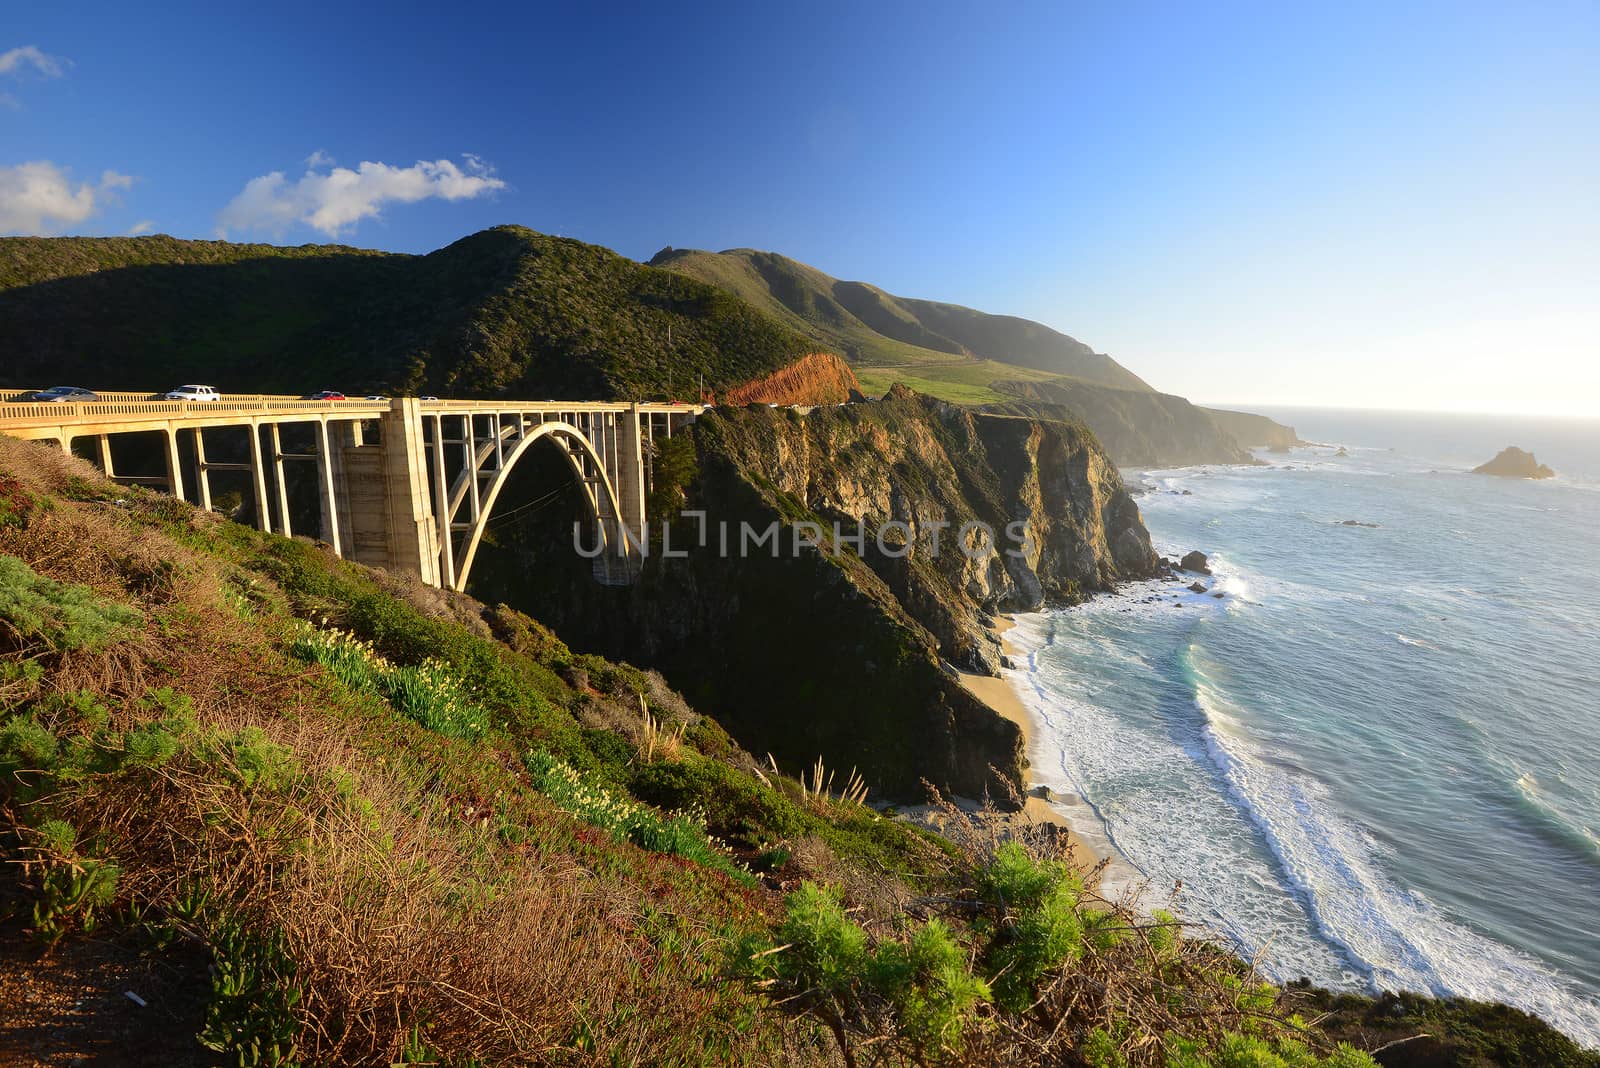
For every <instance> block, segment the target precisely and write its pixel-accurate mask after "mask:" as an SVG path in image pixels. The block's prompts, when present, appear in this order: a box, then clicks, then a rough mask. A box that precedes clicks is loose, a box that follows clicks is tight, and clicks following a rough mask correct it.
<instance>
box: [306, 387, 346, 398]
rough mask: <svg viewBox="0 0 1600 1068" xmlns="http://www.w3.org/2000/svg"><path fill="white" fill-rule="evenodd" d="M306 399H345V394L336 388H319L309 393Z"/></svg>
mask: <svg viewBox="0 0 1600 1068" xmlns="http://www.w3.org/2000/svg"><path fill="white" fill-rule="evenodd" d="M305 399H306V400H344V394H343V393H340V392H339V391H338V390H336V389H319V390H317V391H316V392H315V393H307V394H306V397H305Z"/></svg>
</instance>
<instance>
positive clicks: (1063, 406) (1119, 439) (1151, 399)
mask: <svg viewBox="0 0 1600 1068" xmlns="http://www.w3.org/2000/svg"><path fill="white" fill-rule="evenodd" d="M994 388H995V389H998V390H1000V391H1002V392H1005V393H1010V394H1012V395H1014V396H1016V397H1017V398H1019V403H1015V404H1008V405H994V406H991V410H995V411H1004V412H1012V413H1016V414H1021V415H1032V414H1038V415H1042V416H1046V417H1054V418H1070V419H1079V420H1082V421H1083V422H1084V424H1086V425H1087V426H1088V427H1089V429H1090V430H1092V431H1094V436H1095V437H1096V438H1098V439H1099V440H1100V443H1101V444H1102V445H1104V446H1105V448H1106V451H1107V452H1108V453H1110V454H1111V456H1112V457H1114V458H1115V459H1116V462H1117V463H1118V464H1120V465H1122V466H1123V467H1169V466H1171V467H1176V466H1180V465H1187V464H1248V463H1254V462H1255V460H1254V459H1253V458H1252V457H1251V456H1250V453H1249V452H1248V451H1247V450H1246V449H1245V448H1244V447H1243V446H1242V445H1240V444H1239V442H1238V441H1236V440H1234V437H1233V435H1232V434H1230V433H1229V432H1228V431H1227V430H1225V429H1224V428H1223V427H1222V426H1220V425H1218V423H1217V421H1216V420H1214V419H1213V418H1212V417H1211V415H1210V414H1209V413H1208V412H1207V411H1206V410H1205V409H1204V408H1200V407H1197V406H1195V405H1193V404H1190V403H1189V402H1188V401H1187V400H1184V399H1183V398H1182V397H1178V396H1174V395H1173V394H1170V393H1147V392H1141V391H1136V390H1127V389H1107V388H1106V387H1104V386H1097V385H1094V384H1092V383H1088V382H1078V381H1073V380H1070V379H1058V380H1056V381H1051V382H1020V381H1019V382H997V383H995V385H994Z"/></svg>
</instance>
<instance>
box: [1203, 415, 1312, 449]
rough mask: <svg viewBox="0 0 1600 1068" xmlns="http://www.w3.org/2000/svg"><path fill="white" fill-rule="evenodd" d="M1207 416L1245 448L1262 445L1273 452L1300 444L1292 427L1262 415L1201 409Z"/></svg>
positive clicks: (1298, 436) (1298, 437) (1297, 435)
mask: <svg viewBox="0 0 1600 1068" xmlns="http://www.w3.org/2000/svg"><path fill="white" fill-rule="evenodd" d="M1200 410H1201V411H1203V412H1205V413H1206V414H1207V415H1209V416H1210V417H1211V419H1212V421H1213V422H1215V423H1216V424H1217V425H1218V426H1220V427H1221V428H1222V429H1223V430H1226V431H1227V432H1228V433H1229V434H1232V435H1233V440H1235V441H1237V442H1238V443H1239V444H1240V445H1243V446H1244V447H1245V448H1247V449H1249V448H1253V447H1255V446H1257V445H1263V446H1265V447H1267V448H1269V449H1272V450H1274V451H1281V450H1283V449H1289V448H1293V447H1294V446H1296V445H1300V444H1302V442H1301V440H1300V435H1299V434H1297V433H1296V432H1295V429H1294V427H1292V426H1285V425H1284V424H1283V423H1279V422H1276V421H1275V420H1272V419H1268V418H1267V417H1266V416H1264V415H1256V414H1255V413H1254V412H1235V411H1230V410H1229V409H1227V408H1201V409H1200Z"/></svg>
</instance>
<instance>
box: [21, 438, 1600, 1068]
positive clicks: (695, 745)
mask: <svg viewBox="0 0 1600 1068" xmlns="http://www.w3.org/2000/svg"><path fill="white" fill-rule="evenodd" d="M756 698H757V699H759V695H756ZM821 778H822V776H821V775H820V774H818V775H814V776H813V777H812V778H811V779H810V780H809V781H807V782H802V781H797V780H795V779H791V778H788V777H785V776H782V775H779V774H778V773H777V772H776V770H775V769H773V768H771V767H770V766H764V765H762V764H759V763H758V762H757V761H755V760H754V759H752V758H751V756H750V755H749V754H747V753H745V752H743V751H742V750H741V749H740V748H739V747H738V746H737V745H736V744H735V743H734V741H733V740H732V739H731V738H730V737H729V736H728V735H727V734H726V733H724V732H723V731H722V729H721V728H720V727H718V725H717V724H716V723H714V722H712V721H711V720H708V719H705V718H703V717H700V716H698V715H696V714H695V712H694V711H693V710H692V709H690V708H688V707H687V706H686V705H685V704H684V703H683V701H682V700H681V699H680V698H678V697H677V695H675V694H674V693H673V692H671V691H670V690H669V689H668V688H667V687H666V686H665V685H664V684H663V683H662V681H661V680H660V678H659V677H658V676H655V675H653V674H650V673H646V672H641V671H638V670H636V669H634V668H631V667H628V666H626V665H621V664H615V663H611V662H608V661H605V660H601V659H599V658H596V657H592V656H585V655H582V654H576V653H574V652H572V651H571V650H570V649H568V648H567V647H566V646H565V645H564V644H563V643H562V642H561V641H560V640H558V639H557V638H556V637H555V636H554V635H553V634H551V633H550V632H549V631H548V630H546V629H545V628H543V627H542V626H540V625H539V624H538V623H537V622H535V621H534V620H532V619H529V618H528V617H526V616H524V615H521V614H520V613H517V612H514V611H512V610H510V609H507V608H505V607H503V606H501V607H490V606H485V605H481V604H479V603H477V602H474V601H471V600H470V599H468V598H465V597H460V596H456V595H451V594H446V593H442V592H440V591H437V590H427V589H421V588H416V587H413V586H410V585H407V584H405V583H403V582H400V581H398V580H395V579H393V578H389V577H386V576H383V575H381V574H377V573H374V572H370V571H367V570H365V569H363V568H360V567H357V566H355V565H351V564H348V563H345V562H342V561H338V560H336V559H334V558H332V557H331V556H330V555H328V554H327V553H326V552H325V551H324V550H323V549H321V548H319V547H317V546H315V545H312V544H309V543H306V542H296V541H288V540H285V539H281V538H277V537H273V536H270V535H263V534H259V533H257V532H256V531H253V530H251V529H248V528H246V527H243V526H239V525H235V524H232V523H228V522H226V521H223V520H221V519H219V518H217V517H215V516H211V515H207V514H204V513H200V512H198V511H196V510H194V509H192V508H190V507H189V506H187V505H185V504H182V503H181V502H177V501H174V500H171V499H169V498H165V497H161V496H157V495H154V494H150V493H146V492H143V491H140V490H135V489H130V488H125V487H116V486H112V485H110V484H107V483H105V482H103V481H101V480H99V479H98V478H97V477H95V476H94V474H93V472H92V469H90V468H89V467H87V466H86V465H83V464H80V463H79V462H77V461H75V460H72V459H71V458H68V457H63V456H61V455H60V454H59V453H57V452H55V451H54V450H51V449H49V448H47V447H43V446H36V445H32V444H27V443H21V442H15V441H11V440H9V439H0V958H4V959H0V1004H21V1002H20V1001H8V999H7V995H8V994H14V993H15V990H14V989H12V988H7V987H6V984H7V983H8V982H10V981H11V980H10V978H9V977H11V976H13V975H16V974H19V973H21V972H22V971H23V970H24V969H26V970H27V972H28V974H30V975H47V974H49V973H50V972H51V970H52V969H53V968H54V969H58V970H68V969H73V968H76V969H79V970H78V971H75V972H73V973H72V975H71V978H72V981H73V982H75V983H77V984H78V987H77V989H80V990H83V991H88V990H92V989H95V988H96V986H97V984H98V985H99V986H100V987H106V988H107V989H110V990H111V991H112V992H113V993H114V994H115V998H116V1002H117V1004H119V1005H121V1006H122V1010H123V1011H126V1012H129V1013H133V1012H148V1013H149V1014H150V1015H148V1016H143V1017H138V1019H140V1020H148V1021H152V1022H151V1023H147V1024H145V1025H144V1026H143V1027H142V1028H141V1033H140V1034H139V1035H136V1036H135V1037H134V1038H131V1039H129V1040H128V1041H129V1042H130V1043H133V1044H132V1045H129V1046H127V1047H126V1048H122V1049H120V1050H119V1055H120V1056H125V1057H127V1058H129V1059H132V1058H134V1057H137V1056H140V1055H141V1050H142V1051H143V1055H146V1057H147V1060H149V1061H150V1062H152V1063H164V1064H165V1063H191V1064H204V1063H212V1062H213V1061H214V1060H221V1061H224V1062H226V1063H231V1064H261V1065H286V1064H372V1065H389V1064H400V1063H409V1064H451V1065H499V1064H516V1063H545V1064H641V1065H642V1064H649V1065H672V1064H681V1065H699V1064H751V1065H757V1064H760V1065H765V1064H801V1065H828V1064H839V1063H844V1064H851V1065H866V1064H972V1065H977V1064H1040V1063H1048V1064H1062V1065H1095V1066H1101V1068H1107V1066H1113V1065H1129V1066H1133V1065H1170V1066H1186V1068H1187V1066H1199V1065H1218V1066H1222V1065H1228V1066H1234V1065H1239V1066H1244V1065H1260V1066H1269V1065H1333V1066H1353V1065H1365V1064H1370V1063H1372V1062H1371V1061H1370V1060H1369V1059H1368V1058H1367V1056H1366V1055H1365V1054H1362V1053H1358V1052H1356V1051H1355V1050H1354V1049H1352V1048H1349V1047H1344V1046H1339V1045H1337V1044H1336V1043H1335V1042H1333V1041H1332V1040H1331V1039H1330V1038H1328V1037H1327V1035H1326V1034H1325V1032H1324V1031H1323V1030H1320V1029H1319V1028H1318V1027H1316V1026H1313V1025H1312V1024H1311V1023H1308V1022H1307V1019H1309V1016H1308V1017H1307V1018H1306V1019H1302V1018H1301V1017H1300V1016H1298V1015H1297V1012H1299V1011H1300V1010H1301V1009H1303V1008H1306V1007H1308V1006H1311V1005H1312V1004H1314V1003H1313V1002H1312V1001H1311V1000H1310V999H1309V998H1308V996H1306V995H1302V994H1297V993H1292V992H1291V993H1285V992H1282V991H1278V990H1275V989H1273V988H1271V987H1268V986H1266V985H1264V984H1262V983H1261V982H1260V981H1259V980H1258V979H1256V978H1255V977H1254V976H1252V975H1251V973H1250V971H1249V969H1248V968H1247V967H1246V966H1245V965H1244V964H1242V963H1241V962H1239V961H1237V960H1235V959H1233V958H1231V957H1229V956H1228V955H1227V954H1225V953H1223V952H1221V951H1219V950H1217V949H1216V948H1214V947H1211V946H1209V945H1207V944H1206V943H1204V942H1201V941H1197V940H1192V939H1188V938H1184V937H1183V936H1182V933H1181V931H1180V930H1179V928H1178V926H1177V924H1176V923H1175V921H1174V920H1173V919H1172V918H1171V917H1170V916H1167V915H1164V914H1161V913H1157V914H1155V915H1154V916H1153V917H1144V916H1141V915H1138V914H1135V913H1132V912H1129V911H1127V910H1126V909H1123V908H1121V907H1119V906H1118V905H1117V903H1115V902H1105V901H1102V900H1101V899H1100V898H1099V897H1098V896H1097V895H1096V893H1095V883H1094V878H1093V874H1092V873H1088V874H1087V875H1086V874H1085V873H1083V872H1082V871H1081V870H1079V869H1078V868H1076V867H1075V866H1074V865H1072V864H1071V863H1070V858H1068V857H1066V856H1064V855H1063V854H1062V853H1061V852H1060V850H1059V848H1058V846H1057V844H1056V843H1055V842H1054V840H1052V839H1050V838H1048V837H1045V836H1036V837H1033V838H1029V839H1027V840H1025V841H1024V840H1016V839H1009V840H1008V839H1005V838H1002V837H998V836H995V835H991V834H988V833H979V832H976V831H974V832H972V833H954V835H953V837H951V838H943V837H936V836H933V835H931V834H927V833H925V832H922V831H918V830H915V829H913V828H911V827H910V826H908V825H906V824H903V823H901V822H898V821H895V820H892V819H889V818H885V817H884V816H882V815H880V814H878V813H876V812H874V811H872V810H871V809H868V808H865V807H863V806H862V805H861V804H859V803H858V802H857V801H854V800H845V799H841V798H838V797H832V796H829V795H828V794H827V792H826V791H825V790H822V789H819V788H818V781H817V780H818V779H821ZM953 826H960V825H959V824H956V825H953ZM90 948H92V949H94V951H95V952H96V953H99V954H101V956H100V957H95V958H93V959H94V960H98V961H101V962H102V964H95V965H93V966H86V965H84V964H83V963H82V962H83V961H84V960H85V959H88V958H86V956H85V953H87V951H88V949H90ZM110 957H116V958H117V959H119V960H121V959H126V960H143V961H151V962H155V963H156V964H157V965H158V966H159V969H160V971H161V972H162V974H165V975H168V976H171V977H175V978H174V979H173V980H172V982H170V983H169V984H167V986H165V987H163V990H164V991H165V993H164V994H163V998H162V1000H159V1001H158V1000H155V999H154V996H153V995H152V1000H151V1001H150V1003H149V1004H148V1005H144V1003H143V1001H142V1000H141V1001H140V1002H139V1005H140V1006H142V1007H139V1008H135V1007H133V1003H132V1002H129V1001H128V1000H127V999H125V998H124V997H123V996H122V992H121V987H120V984H119V985H118V986H109V987H107V984H109V983H111V982H112V980H111V979H110V978H109V976H111V975H112V974H114V969H111V968H110V966H109V965H106V966H102V965H103V962H104V960H106V959H109V958H110ZM145 993H146V994H150V991H149V990H148V989H147V990H146V991H145ZM83 1000H85V999H84V998H83V997H80V1002H81V1001H83ZM1364 1004H1366V1005H1370V1004H1371V1003H1370V1002H1368V1003H1364ZM1429 1004H1436V1003H1429ZM106 1011H108V1012H109V1011H110V1010H106ZM157 1020H172V1021H178V1022H179V1023H180V1024H182V1026H181V1027H178V1029H177V1030H176V1031H175V1032H174V1036H175V1037H173V1036H168V1037H167V1038H165V1039H163V1041H167V1042H169V1043H172V1044H171V1045H168V1046H164V1047H160V1052H159V1055H158V1054H156V1053H151V1052H150V1050H149V1049H148V1048H146V1047H143V1046H139V1045H138V1043H140V1042H144V1041H146V1040H149V1041H154V1040H155V1036H156V1034H157V1033H158V1032H160V1031H161V1030H162V1028H160V1027H158V1026H156V1025H155V1023H154V1022H153V1021H157ZM36 1022H37V1021H28V1020H25V1019H20V1018H19V1017H18V1016H17V1015H16V1014H6V1015H4V1016H0V1061H3V1062H5V1063H8V1064H10V1063H28V1062H29V1059H30V1056H31V1057H32V1058H34V1059H38V1060H43V1059H44V1058H45V1056H46V1055H47V1054H48V1055H50V1056H56V1055H64V1054H65V1053H67V1052H70V1051H67V1050H63V1049H61V1048H58V1047H57V1046H50V1047H48V1048H45V1049H42V1050H41V1049H39V1048H32V1049H30V1048H27V1047H25V1046H23V1045H19V1044H18V1043H19V1042H20V1038H19V1035H20V1034H21V1031H22V1029H23V1028H24V1026H25V1025H28V1024H30V1023H36ZM174 1026H176V1025H174ZM1432 1026H1434V1027H1435V1028H1436V1029H1437V1028H1438V1027H1440V1026H1443V1027H1445V1028H1450V1027H1453V1026H1454V1024H1452V1023H1450V1022H1448V1021H1444V1022H1442V1023H1441V1022H1440V1021H1439V1020H1435V1022H1434V1024H1433V1025H1432ZM1345 1027H1346V1032H1347V1033H1348V1035H1349V1037H1351V1038H1353V1039H1355V1040H1357V1041H1361V1040H1362V1034H1363V1032H1362V1031H1361V1030H1360V1024H1359V1022H1358V1021H1357V1020H1356V1018H1355V1017H1353V1016H1349V1015H1348V1014H1347V1016H1346V1024H1345ZM183 1028H187V1031H185V1030H183ZM39 1033H50V1034H54V1035H55V1036H56V1037H54V1038H50V1039H47V1040H46V1041H54V1042H57V1043H59V1042H61V1041H64V1040H63V1039H61V1038H60V1037H59V1036H60V1034H61V1032H60V1031H59V1030H55V1031H54V1032H46V1031H44V1030H42V1029H41V1031H40V1032H39ZM1527 1033H1528V1034H1530V1035H1533V1034H1535V1033H1536V1035H1537V1040H1538V1041H1539V1042H1541V1043H1543V1045H1541V1046H1539V1047H1538V1048H1539V1049H1541V1050H1544V1051H1546V1052H1548V1053H1551V1054H1552V1055H1555V1056H1558V1057H1576V1056H1581V1055H1580V1054H1577V1053H1576V1051H1575V1050H1572V1049H1571V1047H1570V1043H1567V1044H1565V1045H1561V1041H1562V1040H1559V1039H1558V1037H1557V1036H1553V1034H1552V1033H1551V1032H1549V1031H1548V1029H1542V1028H1537V1027H1534V1028H1532V1029H1530V1030H1529V1031H1528V1032H1527ZM1519 1034H1520V1032H1519ZM186 1035H187V1036H192V1037H185V1036H186ZM1530 1041H1531V1039H1530ZM1396 1048H1399V1049H1404V1048H1405V1047H1403V1046H1402V1047H1396ZM1523 1048H1525V1047H1524V1046H1523V1045H1516V1044H1514V1043H1508V1044H1505V1045H1503V1046H1502V1047H1500V1053H1498V1054H1496V1056H1497V1057H1498V1058H1499V1063H1506V1064H1515V1063H1530V1064H1531V1063H1571V1064H1579V1063H1583V1062H1581V1061H1579V1060H1575V1059H1569V1060H1566V1061H1561V1060H1559V1059H1547V1060H1545V1061H1540V1062H1534V1061H1518V1060H1516V1059H1514V1058H1515V1056H1519V1055H1521V1054H1520V1051H1521V1050H1522V1049H1523ZM1529 1048H1531V1047H1529ZM1507 1050H1509V1051H1510V1052H1506V1051H1507ZM1383 1063H1403V1062H1399V1061H1394V1060H1389V1059H1385V1060H1384V1061H1383ZM1440 1063H1462V1064H1467V1063H1478V1062H1473V1061H1468V1060H1460V1061H1446V1062H1440Z"/></svg>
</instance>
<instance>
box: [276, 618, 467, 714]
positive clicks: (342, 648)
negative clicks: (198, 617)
mask: <svg viewBox="0 0 1600 1068" xmlns="http://www.w3.org/2000/svg"><path fill="white" fill-rule="evenodd" d="M289 651H290V652H292V653H293V654H294V655H295V656H298V657H300V658H301V659H302V660H310V661H312V662H314V663H318V664H321V665H322V666H323V667H324V668H326V669H328V671H329V672H330V673H332V674H333V675H334V676H335V677H336V678H338V679H339V681H340V682H343V683H344V684H345V685H346V686H348V687H350V688H351V689H352V690H355V691H357V692H362V693H373V694H376V695H378V696H380V697H382V698H383V699H384V700H386V701H387V702H389V704H390V705H391V706H392V707H393V708H394V709H395V711H397V712H399V713H400V714H401V715H403V716H405V717H407V718H408V719H412V720H415V721H416V722H418V723H420V724H422V725H423V726H424V727H426V728H428V729H429V730H431V731H434V732H436V733H439V734H443V735H445V736H447V737H450V738H464V739H467V740H469V741H471V740H475V739H477V738H480V737H482V736H483V734H484V733H485V732H486V731H487V730H488V729H489V713H488V711H487V710H486V709H484V708H483V706H482V705H479V704H477V703H476V702H474V701H472V700H470V699H469V698H468V697H467V695H466V692H465V689H464V687H463V686H462V684H461V681H460V679H459V678H458V677H457V676H456V674H455V673H454V672H453V671H452V670H451V669H450V668H449V666H447V665H446V664H445V663H443V662H442V661H439V660H435V659H432V658H429V659H426V660H424V661H423V662H422V663H420V664H416V665H409V666H408V665H398V664H394V663H391V662H390V661H389V660H388V659H386V658H385V657H383V656H381V655H379V653H378V652H377V651H376V649H375V648H374V644H373V642H371V641H370V640H363V639H361V638H358V637H357V636H356V635H354V634H352V633H350V632H347V631H342V630H333V629H330V630H324V629H321V628H318V627H316V626H313V625H312V624H310V623H307V622H305V621H300V622H299V623H298V624H297V626H296V630H295V634H294V637H293V638H292V639H291V640H290V643H289Z"/></svg>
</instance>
